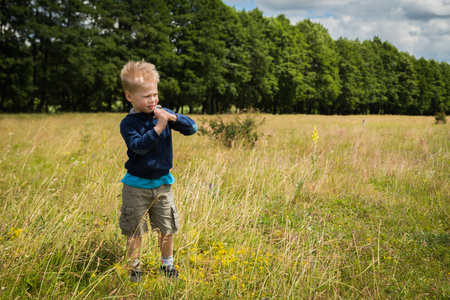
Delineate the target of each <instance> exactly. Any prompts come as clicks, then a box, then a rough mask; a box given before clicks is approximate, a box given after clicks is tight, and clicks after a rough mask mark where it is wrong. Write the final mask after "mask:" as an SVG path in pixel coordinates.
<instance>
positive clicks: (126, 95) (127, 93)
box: [125, 91, 133, 102]
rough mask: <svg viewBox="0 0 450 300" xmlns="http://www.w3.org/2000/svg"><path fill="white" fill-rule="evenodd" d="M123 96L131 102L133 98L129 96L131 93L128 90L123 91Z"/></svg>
mask: <svg viewBox="0 0 450 300" xmlns="http://www.w3.org/2000/svg"><path fill="white" fill-rule="evenodd" d="M125 98H127V100H128V101H129V102H133V98H132V97H131V93H130V92H129V91H125Z"/></svg>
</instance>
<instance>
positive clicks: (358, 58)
mask: <svg viewBox="0 0 450 300" xmlns="http://www.w3.org/2000/svg"><path fill="white" fill-rule="evenodd" d="M336 48H337V51H338V53H339V77H340V79H341V93H340V94H339V96H338V98H337V100H336V105H335V112H336V113H338V114H361V113H365V111H364V108H363V106H362V103H363V102H364V74H365V72H366V71H365V63H364V60H363V57H362V54H361V44H360V43H359V41H358V40H356V41H350V40H348V39H344V38H339V39H338V40H337V41H336Z"/></svg>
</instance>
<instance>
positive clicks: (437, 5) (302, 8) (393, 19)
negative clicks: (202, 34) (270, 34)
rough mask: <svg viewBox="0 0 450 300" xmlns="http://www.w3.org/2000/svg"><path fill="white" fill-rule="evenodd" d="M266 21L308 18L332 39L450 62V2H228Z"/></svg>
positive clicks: (232, 0)
mask: <svg viewBox="0 0 450 300" xmlns="http://www.w3.org/2000/svg"><path fill="white" fill-rule="evenodd" d="M223 2H224V3H225V4H227V5H229V6H234V7H236V9H238V10H242V9H245V10H246V11H249V10H252V9H254V8H256V7H258V8H259V9H260V10H261V11H262V12H263V13H264V15H265V16H278V15H280V14H284V15H285V16H286V17H287V18H289V19H290V20H291V23H292V24H296V23H297V22H299V21H301V20H303V19H305V18H309V19H311V21H313V22H316V23H321V24H322V25H323V26H325V28H327V29H328V32H329V33H330V35H331V36H332V37H333V39H338V38H339V37H341V36H342V37H346V38H348V39H351V40H355V39H357V38H358V39H359V40H361V41H363V40H371V39H372V38H373V37H374V36H378V37H380V38H381V40H383V41H388V42H390V43H392V44H393V45H394V46H395V47H396V48H397V49H399V50H400V51H406V52H408V53H409V54H411V55H414V56H415V57H416V58H420V57H424V58H426V59H434V60H437V61H446V62H448V63H450V0H377V1H373V0H372V1H371V0H223Z"/></svg>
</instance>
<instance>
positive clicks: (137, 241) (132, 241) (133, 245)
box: [127, 236, 142, 261]
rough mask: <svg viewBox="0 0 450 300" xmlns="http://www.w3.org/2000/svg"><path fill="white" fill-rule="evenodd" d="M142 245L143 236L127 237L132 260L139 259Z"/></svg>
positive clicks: (129, 257) (128, 253) (128, 251)
mask: <svg viewBox="0 0 450 300" xmlns="http://www.w3.org/2000/svg"><path fill="white" fill-rule="evenodd" d="M141 246H142V237H129V236H128V237H127V256H128V259H129V260H130V261H133V260H135V259H139V257H140V254H141Z"/></svg>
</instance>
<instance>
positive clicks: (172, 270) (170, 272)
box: [160, 265, 180, 279]
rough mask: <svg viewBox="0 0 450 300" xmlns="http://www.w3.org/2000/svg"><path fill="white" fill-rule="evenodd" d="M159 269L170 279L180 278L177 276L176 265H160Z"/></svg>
mask: <svg viewBox="0 0 450 300" xmlns="http://www.w3.org/2000/svg"><path fill="white" fill-rule="evenodd" d="M160 270H161V272H162V273H164V275H166V276H167V277H168V278H170V279H180V278H179V277H178V274H179V273H178V270H177V267H175V266H174V265H169V266H161V268H160Z"/></svg>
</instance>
